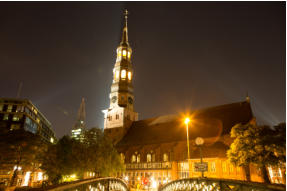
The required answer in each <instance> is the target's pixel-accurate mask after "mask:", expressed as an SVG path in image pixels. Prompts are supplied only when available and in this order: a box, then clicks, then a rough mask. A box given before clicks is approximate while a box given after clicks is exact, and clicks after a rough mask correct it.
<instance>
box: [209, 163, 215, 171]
mask: <svg viewBox="0 0 287 191" xmlns="http://www.w3.org/2000/svg"><path fill="white" fill-rule="evenodd" d="M210 172H216V164H215V162H211V163H210Z"/></svg>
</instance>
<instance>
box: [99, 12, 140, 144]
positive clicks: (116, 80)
mask: <svg viewBox="0 0 287 191" xmlns="http://www.w3.org/2000/svg"><path fill="white" fill-rule="evenodd" d="M124 18H125V22H124V28H123V32H122V40H121V43H120V45H119V46H118V48H117V58H116V63H115V66H114V69H113V83H112V86H111V93H110V96H109V97H110V107H109V109H107V110H104V111H103V112H104V114H105V120H104V133H105V135H106V136H108V137H110V138H111V140H112V141H113V143H114V144H116V143H117V142H118V141H120V140H121V138H122V137H123V136H124V135H125V133H126V132H127V130H128V128H129V127H130V126H131V124H132V122H133V121H137V120H138V113H136V112H135V111H134V95H133V85H132V79H133V68H132V63H131V57H132V49H131V47H130V45H129V42H128V11H127V10H125V13H124Z"/></svg>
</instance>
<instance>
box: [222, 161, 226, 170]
mask: <svg viewBox="0 0 287 191" xmlns="http://www.w3.org/2000/svg"><path fill="white" fill-rule="evenodd" d="M222 172H226V162H222Z"/></svg>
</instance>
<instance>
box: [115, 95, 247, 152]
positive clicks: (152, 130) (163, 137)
mask: <svg viewBox="0 0 287 191" xmlns="http://www.w3.org/2000/svg"><path fill="white" fill-rule="evenodd" d="M192 116H193V117H192V118H193V120H192V123H191V124H190V128H189V137H190V139H195V138H196V137H203V138H207V137H220V136H221V135H225V134H228V133H230V130H231V128H232V127H233V126H234V125H235V124H237V123H243V124H244V123H247V122H249V121H250V120H251V118H252V117H253V115H252V111H251V106H250V103H249V102H247V101H244V102H237V103H231V104H226V105H220V106H215V107H210V108H206V109H201V110H195V111H193V112H192ZM185 140H186V128H185V124H184V123H183V120H182V117H181V116H179V115H167V116H160V117H155V118H150V119H145V120H140V121H135V122H133V124H132V125H131V127H130V128H129V130H128V131H127V133H126V135H125V136H124V137H123V138H122V140H121V141H120V142H119V143H118V144H117V147H122V146H129V145H147V144H157V143H166V142H177V141H185Z"/></svg>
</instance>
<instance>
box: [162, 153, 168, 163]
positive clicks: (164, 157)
mask: <svg viewBox="0 0 287 191" xmlns="http://www.w3.org/2000/svg"><path fill="white" fill-rule="evenodd" d="M163 162H168V154H167V153H164V154H163Z"/></svg>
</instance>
